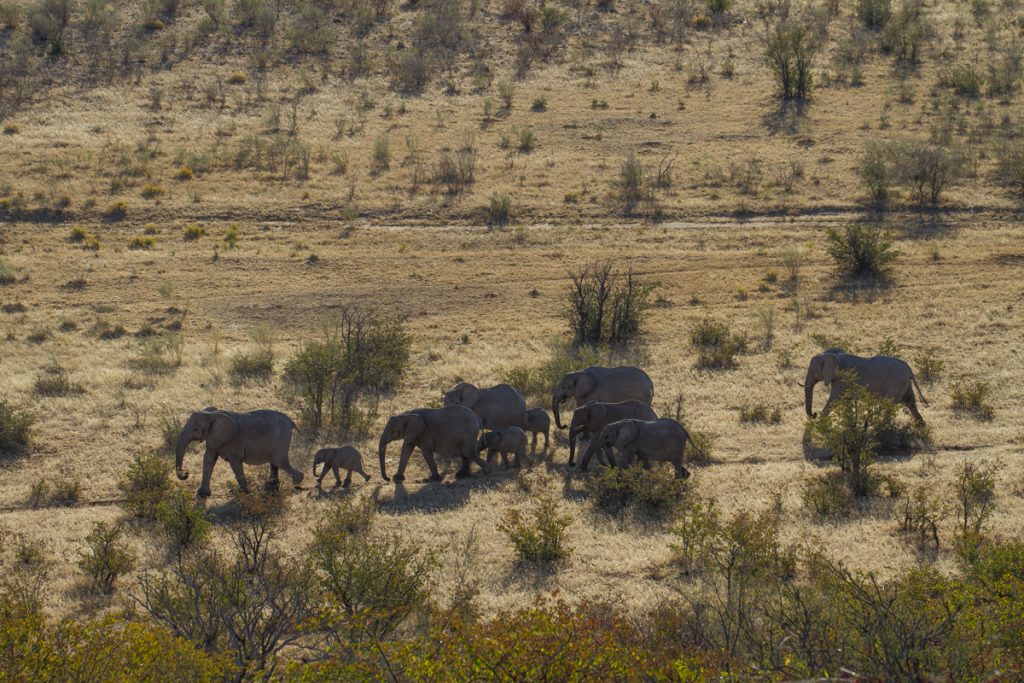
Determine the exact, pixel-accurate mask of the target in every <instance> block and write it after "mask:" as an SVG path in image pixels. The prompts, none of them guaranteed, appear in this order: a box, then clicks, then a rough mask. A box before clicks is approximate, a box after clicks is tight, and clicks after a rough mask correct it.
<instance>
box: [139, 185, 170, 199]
mask: <svg viewBox="0 0 1024 683" xmlns="http://www.w3.org/2000/svg"><path fill="white" fill-rule="evenodd" d="M165 192H167V190H165V189H164V186H163V185H160V184H159V183H146V184H145V185H143V186H142V197H143V199H156V198H157V197H161V196H163V194H164V193H165Z"/></svg>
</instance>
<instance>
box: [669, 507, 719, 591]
mask: <svg viewBox="0 0 1024 683" xmlns="http://www.w3.org/2000/svg"><path fill="white" fill-rule="evenodd" d="M719 528H720V520H719V516H718V509H717V508H716V506H715V501H714V499H705V498H704V497H702V496H700V495H697V494H696V492H692V491H691V492H688V493H687V494H686V495H685V496H684V497H683V500H682V503H681V504H680V505H679V506H677V508H676V519H675V524H674V525H673V526H672V528H671V529H669V532H670V533H671V534H672V536H673V537H674V538H673V541H672V543H670V544H669V547H670V548H671V549H672V560H673V562H674V563H675V564H676V565H677V566H678V567H679V568H680V570H681V571H682V572H683V573H684V574H693V573H696V572H699V571H701V570H702V569H703V568H704V565H705V562H706V561H707V558H708V555H709V553H710V552H711V546H712V544H713V543H714V541H715V536H716V534H717V533H718V530H719Z"/></svg>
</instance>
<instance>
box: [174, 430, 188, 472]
mask: <svg viewBox="0 0 1024 683" xmlns="http://www.w3.org/2000/svg"><path fill="white" fill-rule="evenodd" d="M190 443H192V437H191V435H190V432H189V431H188V430H187V429H183V430H181V436H179V437H178V446H177V448H176V449H175V451H174V473H175V474H176V475H178V479H181V480H182V481H185V480H186V479H188V471H187V470H185V469H183V468H182V465H183V464H184V462H185V449H186V448H188V445H189V444H190Z"/></svg>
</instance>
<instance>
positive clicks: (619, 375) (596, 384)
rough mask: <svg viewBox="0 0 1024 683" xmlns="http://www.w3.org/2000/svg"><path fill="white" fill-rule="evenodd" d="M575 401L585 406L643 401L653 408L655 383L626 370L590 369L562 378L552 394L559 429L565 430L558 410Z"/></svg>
mask: <svg viewBox="0 0 1024 683" xmlns="http://www.w3.org/2000/svg"><path fill="white" fill-rule="evenodd" d="M570 398H571V399H575V400H576V405H577V406H581V405H583V404H584V403H590V402H591V401H600V402H602V403H620V402H622V401H640V402H641V403H646V404H647V405H651V404H652V402H653V401H654V382H652V381H651V378H650V377H648V376H647V373H646V372H644V371H643V370H641V369H640V368H634V367H630V366H624V367H619V368H603V367H599V366H596V365H595V366H593V367H589V368H587V369H586V370H576V371H574V372H567V373H566V374H564V375H562V378H561V379H560V380H558V384H556V385H555V390H554V391H553V392H552V394H551V412H552V413H554V415H555V425H556V426H557V427H558V428H559V429H565V426H564V425H563V424H562V418H561V416H560V415H559V414H558V407H559V406H560V405H561V404H562V403H564V402H565V401H568V400H569V399H570Z"/></svg>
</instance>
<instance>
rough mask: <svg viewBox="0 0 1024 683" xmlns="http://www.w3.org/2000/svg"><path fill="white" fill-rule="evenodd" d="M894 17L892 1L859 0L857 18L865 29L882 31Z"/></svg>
mask: <svg viewBox="0 0 1024 683" xmlns="http://www.w3.org/2000/svg"><path fill="white" fill-rule="evenodd" d="M891 16H892V0H857V18H858V19H860V20H861V21H862V22H863V23H864V27H865V28H869V29H871V30H874V31H877V30H880V29H882V28H883V27H884V26H885V25H886V23H888V21H889V17H891Z"/></svg>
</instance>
